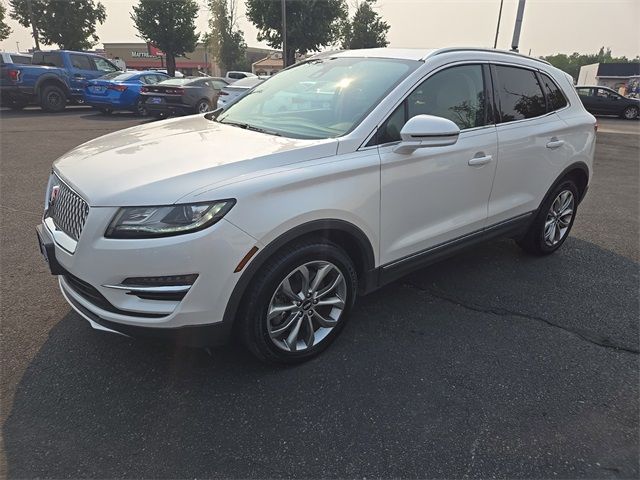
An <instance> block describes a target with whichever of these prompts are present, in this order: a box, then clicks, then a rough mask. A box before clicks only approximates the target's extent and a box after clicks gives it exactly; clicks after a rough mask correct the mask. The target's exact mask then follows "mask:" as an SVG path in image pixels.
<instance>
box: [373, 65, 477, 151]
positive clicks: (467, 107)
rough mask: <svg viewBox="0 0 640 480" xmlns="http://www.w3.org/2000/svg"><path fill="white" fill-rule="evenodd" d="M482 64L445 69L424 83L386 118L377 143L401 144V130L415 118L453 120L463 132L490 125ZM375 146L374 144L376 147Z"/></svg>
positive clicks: (379, 131)
mask: <svg viewBox="0 0 640 480" xmlns="http://www.w3.org/2000/svg"><path fill="white" fill-rule="evenodd" d="M486 103H487V102H486V98H485V89H484V80H483V75H482V65H462V66H459V67H451V68H447V69H446V70H442V71H440V72H438V73H436V74H435V75H432V76H431V77H429V78H427V79H426V80H425V81H424V82H422V83H421V84H420V85H419V86H418V87H417V88H416V89H415V90H414V91H413V92H411V94H410V95H409V96H408V97H407V98H406V99H405V101H404V102H402V104H401V105H400V106H399V107H398V108H396V110H395V111H394V112H393V113H392V114H391V116H389V118H387V120H386V121H385V122H384V124H382V126H381V127H380V129H379V130H378V135H377V139H376V140H375V143H377V144H379V145H382V144H385V143H390V142H398V141H400V130H402V127H403V126H404V124H405V123H406V121H407V120H408V119H410V118H412V117H414V116H416V115H435V116H437V117H443V118H447V119H449V120H451V121H452V122H453V123H455V124H456V125H458V127H460V129H461V130H464V129H467V128H474V127H481V126H483V125H486V124H487V123H488V122H487V121H486V120H485V118H486V115H485V111H486ZM375 143H374V144H375Z"/></svg>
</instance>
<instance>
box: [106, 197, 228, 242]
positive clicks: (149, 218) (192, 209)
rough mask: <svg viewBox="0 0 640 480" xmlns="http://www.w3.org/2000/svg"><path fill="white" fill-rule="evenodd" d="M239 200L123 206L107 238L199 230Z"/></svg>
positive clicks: (158, 235)
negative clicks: (159, 205) (154, 205)
mask: <svg viewBox="0 0 640 480" xmlns="http://www.w3.org/2000/svg"><path fill="white" fill-rule="evenodd" d="M235 203H236V201H235V200H233V199H230V200H217V201H215V202H207V203H192V204H185V205H169V206H161V207H126V208H121V209H120V210H118V213H116V216H115V217H113V220H112V221H111V224H110V225H109V228H107V231H106V233H105V237H107V238H153V237H170V236H172V235H181V234H183V233H191V232H197V231H198V230H202V229H203V228H207V227H209V226H211V225H213V224H214V223H216V222H217V221H218V220H220V219H221V218H222V217H224V216H225V215H226V214H227V212H228V211H229V210H231V207H233V206H234V205H235Z"/></svg>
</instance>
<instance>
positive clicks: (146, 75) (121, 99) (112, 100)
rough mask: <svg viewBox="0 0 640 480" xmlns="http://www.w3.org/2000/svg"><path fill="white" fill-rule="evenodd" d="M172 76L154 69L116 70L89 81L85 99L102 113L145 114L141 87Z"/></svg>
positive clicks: (85, 90)
mask: <svg viewBox="0 0 640 480" xmlns="http://www.w3.org/2000/svg"><path fill="white" fill-rule="evenodd" d="M169 78H171V77H170V76H168V75H165V74H164V73H160V72H156V71H153V70H149V71H144V72H135V71H130V72H114V73H110V74H107V75H104V76H102V77H100V78H97V79H95V80H91V81H89V82H87V85H86V87H85V89H84V101H85V103H86V104H87V105H91V106H92V107H95V108H97V109H98V110H100V111H101V112H102V113H105V114H110V113H111V112H113V111H115V110H127V111H130V112H135V113H137V114H139V115H143V114H144V108H143V106H142V104H141V103H140V89H141V88H142V86H143V85H153V84H155V83H158V82H162V81H164V80H167V79H169Z"/></svg>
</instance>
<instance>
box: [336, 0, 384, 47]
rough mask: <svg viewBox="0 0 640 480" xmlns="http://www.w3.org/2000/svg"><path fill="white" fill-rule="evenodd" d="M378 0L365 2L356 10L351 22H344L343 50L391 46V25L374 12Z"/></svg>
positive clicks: (366, 0) (365, 0)
mask: <svg viewBox="0 0 640 480" xmlns="http://www.w3.org/2000/svg"><path fill="white" fill-rule="evenodd" d="M375 3H376V0H364V1H362V2H360V3H359V4H358V6H357V8H356V12H355V13H354V15H353V19H352V20H351V21H349V20H347V21H345V22H344V25H343V30H342V48H344V49H355V48H375V47H386V46H387V45H389V41H388V40H387V32H388V31H389V28H391V27H390V25H389V24H388V23H387V22H385V21H384V20H382V19H381V18H380V15H378V14H377V13H376V12H374V11H373V5H374V4H375Z"/></svg>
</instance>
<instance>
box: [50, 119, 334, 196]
mask: <svg viewBox="0 0 640 480" xmlns="http://www.w3.org/2000/svg"><path fill="white" fill-rule="evenodd" d="M337 145H338V142H337V140H334V139H327V140H298V139H291V138H284V137H278V136H274V135H267V134H263V133H259V132H254V131H250V130H245V129H242V128H239V127H233V126H230V125H224V124H220V123H217V122H214V121H211V120H208V119H207V118H205V117H204V115H194V116H190V117H183V118H178V119H172V120H165V121H161V122H154V123H151V124H147V125H141V126H137V127H133V128H129V129H126V130H121V131H118V132H114V133H111V134H109V135H105V136H104V137H100V138H97V139H95V140H91V141H90V142H87V143H85V144H83V145H80V146H79V147H76V148H75V149H73V150H71V151H70V152H68V153H66V154H65V155H63V156H62V157H60V158H59V159H58V160H56V161H55V162H54V164H53V168H54V171H55V172H56V173H57V174H58V175H59V176H60V177H61V178H62V179H63V180H64V181H65V182H67V183H68V184H69V185H70V186H71V187H72V188H74V189H75V190H76V191H77V192H78V193H79V194H80V195H82V196H83V197H84V198H85V199H86V200H87V202H88V203H89V205H91V206H126V205H128V206H137V205H140V206H143V205H163V204H165V205H166V204H172V203H175V202H177V201H178V200H180V199H181V198H182V197H184V196H186V195H188V194H189V193H190V192H193V191H194V190H199V189H203V188H204V187H209V188H210V189H212V190H214V189H215V188H217V187H218V186H222V185H225V184H227V183H229V182H233V181H238V180H239V179H241V178H243V177H249V176H251V177H253V176H256V175H261V174H265V173H268V172H269V171H270V170H272V169H277V168H280V167H283V166H285V165H288V164H294V163H298V162H303V161H308V160H314V159H316V158H322V157H327V156H331V155H335V154H336V151H337ZM212 195H215V193H212ZM212 199H213V198H212Z"/></svg>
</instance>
